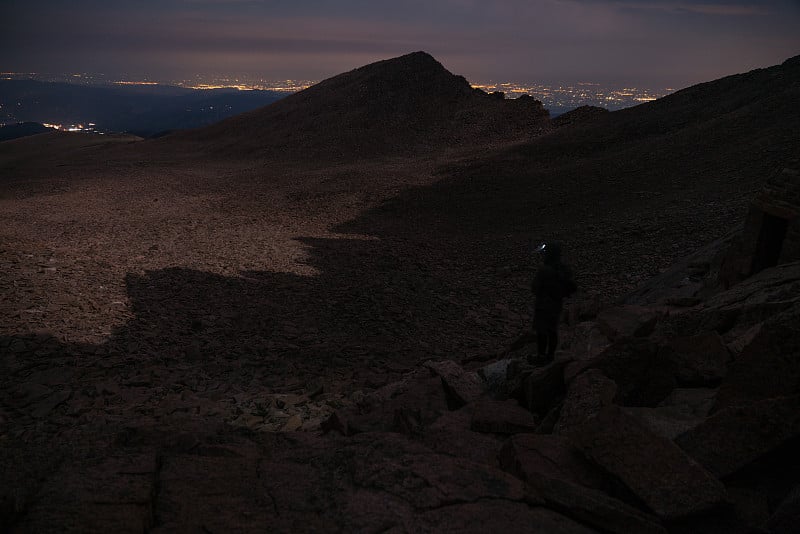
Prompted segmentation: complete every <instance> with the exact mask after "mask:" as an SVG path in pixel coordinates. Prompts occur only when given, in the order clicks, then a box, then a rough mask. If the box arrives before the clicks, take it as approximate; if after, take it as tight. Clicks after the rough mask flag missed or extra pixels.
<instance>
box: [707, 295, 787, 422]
mask: <svg viewBox="0 0 800 534" xmlns="http://www.w3.org/2000/svg"><path fill="white" fill-rule="evenodd" d="M798 325H800V305H795V306H793V307H792V308H791V309H789V310H787V311H785V312H783V313H781V314H779V315H777V316H776V317H774V318H772V319H770V320H769V321H767V322H765V323H764V324H763V325H762V326H761V328H760V329H759V331H758V333H757V334H756V335H755V337H754V338H753V340H752V342H751V343H750V344H748V345H747V348H745V350H744V351H743V352H742V354H741V355H740V356H739V358H737V360H736V361H735V362H734V363H733V364H732V365H731V367H730V370H729V372H728V376H727V377H726V378H725V380H724V381H723V383H722V385H721V386H720V389H719V393H718V394H717V404H716V406H715V410H716V409H721V408H724V407H726V406H734V405H737V404H747V403H750V402H752V401H755V400H761V399H768V398H772V397H780V396H784V395H793V394H795V393H797V392H798V391H800V329H798Z"/></svg>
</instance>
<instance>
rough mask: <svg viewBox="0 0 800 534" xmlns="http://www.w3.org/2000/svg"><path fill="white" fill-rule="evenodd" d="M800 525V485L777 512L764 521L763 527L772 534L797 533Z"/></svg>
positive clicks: (779, 506)
mask: <svg viewBox="0 0 800 534" xmlns="http://www.w3.org/2000/svg"><path fill="white" fill-rule="evenodd" d="M798 525H800V486H796V487H795V488H794V490H793V491H792V492H790V493H789V495H788V496H787V497H786V498H785V499H784V500H783V502H781V503H780V505H778V507H777V509H776V510H775V513H774V514H772V516H771V517H770V518H769V519H767V521H766V523H764V527H763V529H764V530H765V531H767V532H769V533H770V534H795V533H796V532H797V527H798Z"/></svg>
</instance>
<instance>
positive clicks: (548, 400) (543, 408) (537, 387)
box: [517, 360, 567, 417]
mask: <svg viewBox="0 0 800 534" xmlns="http://www.w3.org/2000/svg"><path fill="white" fill-rule="evenodd" d="M566 364H567V362H566V361H564V360H556V361H555V362H553V363H551V364H548V365H546V366H544V367H538V368H534V369H533V370H531V371H530V373H529V374H527V376H525V378H524V379H523V380H522V387H521V391H518V392H517V399H518V400H520V402H521V404H522V405H523V406H524V407H525V408H527V409H528V410H529V411H531V412H533V413H534V414H536V415H539V416H542V417H543V416H544V415H546V414H547V412H548V411H549V410H550V409H551V408H552V407H553V406H555V405H556V404H558V402H559V401H560V397H561V396H563V395H564V392H565V387H564V367H565V366H566Z"/></svg>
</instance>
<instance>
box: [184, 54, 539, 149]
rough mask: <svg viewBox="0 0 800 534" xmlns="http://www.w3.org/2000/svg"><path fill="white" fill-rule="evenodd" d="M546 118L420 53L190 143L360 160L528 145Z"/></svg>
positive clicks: (328, 84) (325, 85) (349, 75)
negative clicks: (504, 143) (459, 147)
mask: <svg viewBox="0 0 800 534" xmlns="http://www.w3.org/2000/svg"><path fill="white" fill-rule="evenodd" d="M547 116H548V113H547V111H545V110H544V108H543V107H542V105H541V102H539V101H536V100H534V99H532V98H528V99H517V100H504V99H498V98H496V97H493V96H490V95H488V94H486V93H485V92H483V91H481V90H480V89H474V88H473V87H472V86H471V85H470V84H469V82H468V81H467V80H466V79H465V78H464V77H463V76H457V75H455V74H453V73H451V72H449V71H448V70H447V69H445V68H444V67H443V66H442V64H441V63H439V62H438V61H436V59H434V58H433V56H431V55H430V54H428V53H427V52H422V51H418V52H413V53H410V54H406V55H403V56H399V57H396V58H392V59H386V60H383V61H378V62H375V63H371V64H369V65H365V66H363V67H359V68H357V69H354V70H351V71H349V72H345V73H343V74H339V75H338V76H334V77H332V78H328V79H327V80H323V81H322V82H320V83H318V84H316V85H313V86H311V87H309V88H308V89H306V90H304V91H300V92H298V93H295V94H293V95H290V96H287V97H286V98H284V99H282V100H280V101H278V102H276V103H275V104H272V105H270V106H267V107H265V108H261V109H258V110H255V111H252V112H249V113H246V114H243V115H239V116H237V117H234V118H232V119H229V120H227V121H223V122H221V123H219V124H217V125H214V126H211V127H208V128H205V129H202V130H197V131H195V132H192V133H190V134H188V137H194V138H196V139H199V140H201V141H203V142H209V143H211V144H213V145H215V146H216V150H224V151H230V152H236V151H241V150H247V151H248V152H252V151H260V150H263V151H268V152H279V153H283V154H286V155H290V154H294V155H298V154H302V155H304V156H308V155H311V154H316V155H317V156H318V157H320V158H323V159H324V158H327V157H329V156H330V155H331V154H335V155H336V156H335V157H337V158H360V157H370V156H373V155H387V154H406V153H409V152H410V151H413V150H417V149H422V150H431V149H436V148H437V147H439V148H441V147H443V146H452V145H453V144H465V143H467V144H474V143H476V142H477V143H481V142H496V141H498V140H512V139H514V140H521V139H528V138H530V136H531V134H532V132H535V131H538V130H539V129H541V127H542V124H543V121H546V120H547ZM212 150H213V148H212Z"/></svg>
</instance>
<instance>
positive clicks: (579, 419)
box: [553, 369, 617, 434]
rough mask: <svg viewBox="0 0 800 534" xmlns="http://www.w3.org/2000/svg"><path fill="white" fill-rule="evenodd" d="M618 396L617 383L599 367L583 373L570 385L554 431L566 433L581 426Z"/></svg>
mask: <svg viewBox="0 0 800 534" xmlns="http://www.w3.org/2000/svg"><path fill="white" fill-rule="evenodd" d="M616 396H617V384H615V383H614V381H613V380H611V379H609V378H607V377H606V376H605V375H604V374H603V372H602V371H600V370H599V369H589V370H587V371H585V372H584V373H581V374H580V375H578V376H577V378H575V379H574V380H573V381H572V382H571V383H570V385H569V390H568V391H567V397H566V399H564V404H563V405H562V406H561V412H560V415H559V419H558V422H557V423H556V424H555V426H554V428H553V433H554V434H566V433H568V432H569V431H570V429H572V428H575V427H577V426H580V425H581V424H582V423H584V422H586V421H587V420H588V419H589V418H591V417H593V416H594V415H596V414H597V412H599V411H600V409H601V408H603V407H604V406H608V405H609V404H612V403H613V401H614V398H615V397H616Z"/></svg>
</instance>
